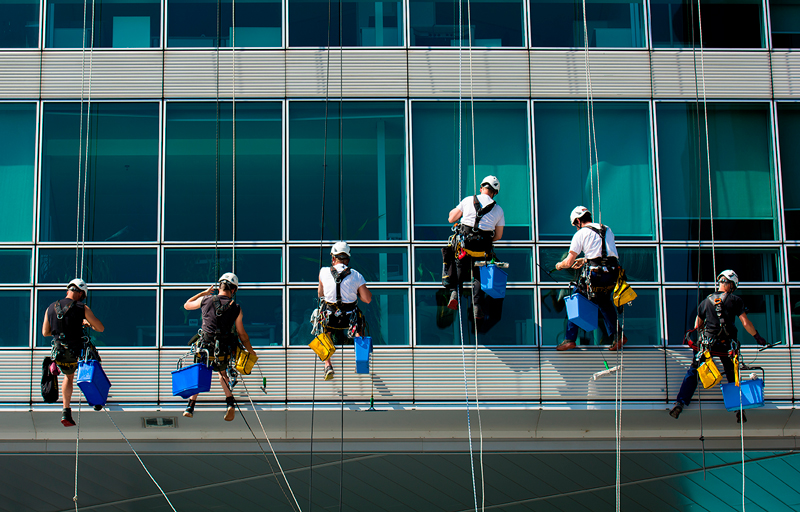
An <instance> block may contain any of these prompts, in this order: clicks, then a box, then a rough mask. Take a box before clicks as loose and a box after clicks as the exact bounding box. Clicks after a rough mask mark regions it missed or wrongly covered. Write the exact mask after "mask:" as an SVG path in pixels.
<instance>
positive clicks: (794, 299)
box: [759, 288, 800, 346]
mask: <svg viewBox="0 0 800 512" xmlns="http://www.w3.org/2000/svg"><path fill="white" fill-rule="evenodd" d="M789 308H790V309H791V312H790V314H791V321H792V345H793V346H797V345H800V290H798V289H797V288H791V289H789ZM759 334H761V333H759ZM767 343H772V341H770V340H767Z"/></svg>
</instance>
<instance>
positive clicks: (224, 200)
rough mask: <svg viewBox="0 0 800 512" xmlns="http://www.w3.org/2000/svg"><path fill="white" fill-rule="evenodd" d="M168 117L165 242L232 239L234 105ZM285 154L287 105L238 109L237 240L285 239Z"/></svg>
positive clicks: (187, 108)
mask: <svg viewBox="0 0 800 512" xmlns="http://www.w3.org/2000/svg"><path fill="white" fill-rule="evenodd" d="M217 105H219V112H217ZM166 116H167V134H166V159H165V170H164V174H165V178H164V217H165V219H164V234H165V237H166V239H167V240H191V241H214V240H228V241H229V240H231V237H232V226H233V208H232V204H233V144H232V134H233V122H232V108H231V103H230V102H223V103H219V104H217V103H213V102H207V103H174V102H170V103H167V108H166ZM217 121H219V123H217ZM217 135H219V140H218V139H217ZM282 155H283V152H282V150H281V104H280V103H279V102H263V103H256V102H237V103H236V240H237V241H242V240H281V239H282V232H283V229H282V225H283V201H282V194H280V193H277V191H278V190H280V188H281V187H280V184H281V183H282V182H283V179H282V171H281V159H282Z"/></svg>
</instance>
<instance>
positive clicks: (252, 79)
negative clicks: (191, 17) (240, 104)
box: [164, 49, 285, 99]
mask: <svg viewBox="0 0 800 512" xmlns="http://www.w3.org/2000/svg"><path fill="white" fill-rule="evenodd" d="M234 59H235V60H234ZM234 69H235V71H236V74H235V76H234ZM284 75H285V63H284V53H283V50H252V51H250V50H247V51H243V50H236V51H235V52H234V51H232V50H230V49H223V50H220V51H219V55H218V54H217V52H216V51H214V50H190V51H182V50H167V51H165V52H164V97H166V98H216V97H217V95H218V94H219V97H220V98H231V97H232V96H233V87H234V83H235V84H236V97H237V99H238V98H282V97H283V96H284V94H285V79H284ZM218 91H219V93H218Z"/></svg>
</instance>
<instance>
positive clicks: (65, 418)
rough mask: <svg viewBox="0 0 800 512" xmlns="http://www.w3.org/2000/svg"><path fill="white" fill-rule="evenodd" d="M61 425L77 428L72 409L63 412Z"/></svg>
mask: <svg viewBox="0 0 800 512" xmlns="http://www.w3.org/2000/svg"><path fill="white" fill-rule="evenodd" d="M61 424H62V425H64V426H65V427H74V426H75V421H74V420H73V419H72V409H70V408H69V407H67V408H65V409H62V410H61Z"/></svg>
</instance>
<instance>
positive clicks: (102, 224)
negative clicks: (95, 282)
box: [40, 103, 159, 242]
mask: <svg viewBox="0 0 800 512" xmlns="http://www.w3.org/2000/svg"><path fill="white" fill-rule="evenodd" d="M83 108H84V116H83V117H84V119H83V130H82V134H83V135H82V136H83V137H84V140H83V144H81V140H80V139H81V136H80V135H79V134H80V133H81V132H80V130H81V128H80V116H79V109H80V104H79V103H45V104H44V116H43V117H44V119H43V123H44V125H43V127H42V178H41V205H40V208H41V213H40V215H41V220H40V237H41V239H42V241H48V242H71V241H75V240H76V236H75V235H76V218H75V212H76V211H78V209H77V190H78V184H79V181H78V174H79V171H80V173H81V182H80V184H81V186H83V183H84V182H85V183H86V190H85V191H84V192H85V193H82V194H81V203H82V205H83V206H85V208H83V207H82V208H81V212H83V211H84V210H85V215H86V219H85V222H82V223H81V230H80V231H81V233H83V235H81V236H85V240H86V241H88V242H127V241H152V240H155V239H156V234H157V228H158V147H159V142H158V104H157V103H93V104H92V105H91V115H90V116H88V122H87V119H86V115H85V109H86V108H87V104H84V107H83ZM87 125H88V129H89V134H88V140H89V147H88V158H87V155H86V154H85V152H86V150H87V148H86V146H85V144H86V139H85V137H86V129H87ZM81 152H83V153H84V155H83V158H81V157H80V156H79V155H80V153H81ZM84 162H88V177H87V176H85V175H84V173H83V172H82V169H83V166H84V165H85V164H84ZM79 166H80V169H79ZM120 191H124V193H120ZM84 197H85V204H84V203H83V201H84V199H83V198H84Z"/></svg>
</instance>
